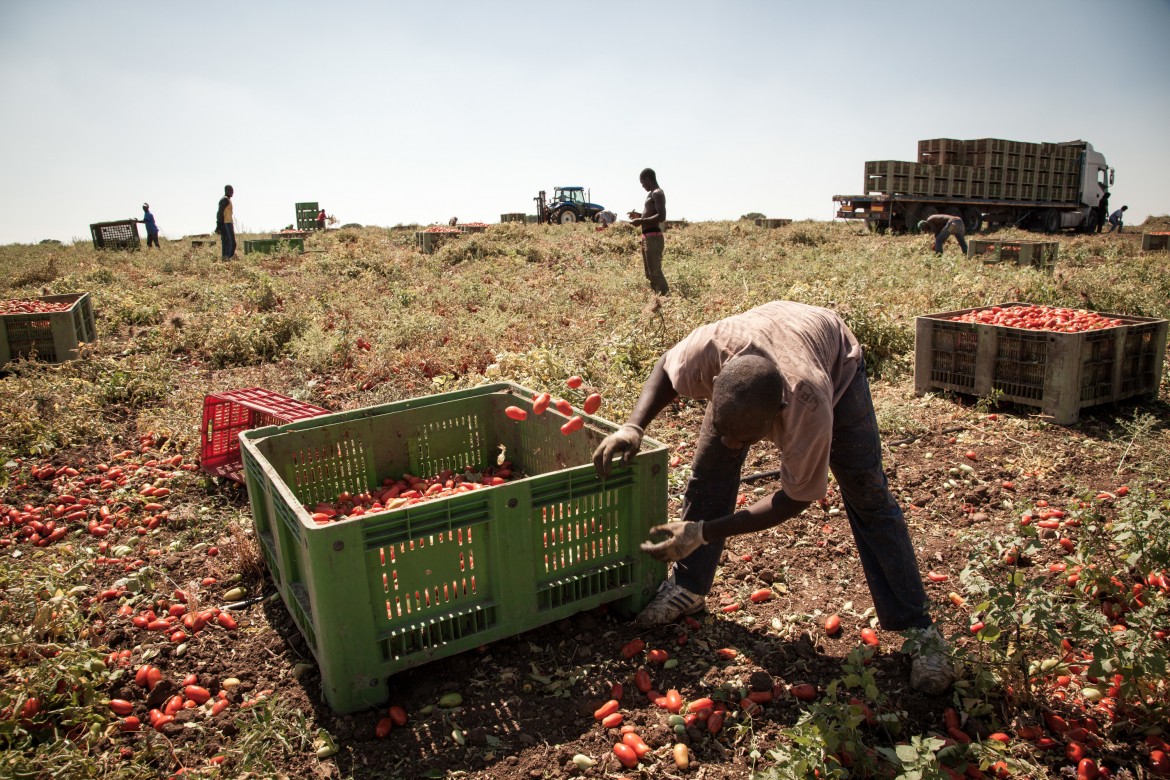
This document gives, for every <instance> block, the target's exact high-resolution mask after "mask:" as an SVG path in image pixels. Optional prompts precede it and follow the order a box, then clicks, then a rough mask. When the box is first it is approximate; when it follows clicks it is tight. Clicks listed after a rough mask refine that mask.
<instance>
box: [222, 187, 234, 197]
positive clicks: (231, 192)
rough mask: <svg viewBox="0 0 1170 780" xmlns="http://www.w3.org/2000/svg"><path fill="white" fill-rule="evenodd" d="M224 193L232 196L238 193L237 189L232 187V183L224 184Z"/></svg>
mask: <svg viewBox="0 0 1170 780" xmlns="http://www.w3.org/2000/svg"><path fill="white" fill-rule="evenodd" d="M223 194H224V195H226V196H227V197H229V198H230V197H231V196H232V195H235V194H236V191H235V190H234V189H232V185H230V184H225V185H224V186H223Z"/></svg>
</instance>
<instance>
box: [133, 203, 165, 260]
mask: <svg viewBox="0 0 1170 780" xmlns="http://www.w3.org/2000/svg"><path fill="white" fill-rule="evenodd" d="M136 221H137V222H141V223H142V224H144V225H146V248H147V249H149V248H150V247H152V246H153V247H155V248H156V249H161V248H162V247H161V246H159V243H158V225H157V224H155V221H154V214H151V213H150V204H149V203H143V204H142V219H139V220H136Z"/></svg>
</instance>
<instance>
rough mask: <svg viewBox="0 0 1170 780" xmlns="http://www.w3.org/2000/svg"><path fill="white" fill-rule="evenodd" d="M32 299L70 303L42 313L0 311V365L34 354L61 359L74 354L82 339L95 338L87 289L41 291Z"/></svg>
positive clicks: (46, 359) (55, 360) (40, 357)
mask: <svg viewBox="0 0 1170 780" xmlns="http://www.w3.org/2000/svg"><path fill="white" fill-rule="evenodd" d="M33 300H38V301H46V302H49V303H68V304H70V306H69V308H68V309H66V310H65V311H55V312H48V313H45V314H3V315H0V367H3V366H4V365H5V364H6V363H8V361H10V360H14V359H16V358H23V357H29V356H31V355H33V354H35V355H36V356H37V359H38V360H43V361H45V362H48V363H63V362H65V361H66V360H73V359H74V358H76V357H77V355H78V348H79V347H80V345H81V344H82V343H87V342H91V341H94V340H95V339H96V338H97V335H96V333H97V331H96V328H95V326H94V317H93V301H92V299H91V298H90V297H89V293H68V294H66V295H44V296H40V297H37V298H34V299H33Z"/></svg>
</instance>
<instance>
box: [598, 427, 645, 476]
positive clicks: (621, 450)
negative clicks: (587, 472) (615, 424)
mask: <svg viewBox="0 0 1170 780" xmlns="http://www.w3.org/2000/svg"><path fill="white" fill-rule="evenodd" d="M641 448H642V429H641V428H640V427H638V426H637V425H633V424H631V423H626V424H625V425H623V426H622V427H620V428H618V429H617V430H616V431H614V432H613V433H611V434H610V435H609V436H606V437H605V439H604V440H602V442H601V444H599V445H597V449H596V450H594V451H593V468H595V469H596V470H597V475H598V476H601V477H608V476H609V471H610V468H611V467H612V465H613V464H612V461H613V459H614V456H615V455H621V456H622V465H623V466H628V465H630V460H631V459H632V458H633V457H634V456H635V455H637V454H638V450H640V449H641Z"/></svg>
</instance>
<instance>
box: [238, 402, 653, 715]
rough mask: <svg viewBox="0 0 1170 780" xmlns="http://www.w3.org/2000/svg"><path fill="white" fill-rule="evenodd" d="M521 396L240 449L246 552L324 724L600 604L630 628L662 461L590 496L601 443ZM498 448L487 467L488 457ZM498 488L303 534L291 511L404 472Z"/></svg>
mask: <svg viewBox="0 0 1170 780" xmlns="http://www.w3.org/2000/svg"><path fill="white" fill-rule="evenodd" d="M532 397H533V394H532V392H531V391H529V390H527V389H525V388H522V387H520V386H518V385H514V384H511V383H499V384H491V385H485V386H483V387H478V388H474V389H469V390H461V391H455V392H450V393H442V394H439V395H432V396H426V397H423V398H416V399H411V400H406V401H400V402H398V403H393V404H387V405H385V406H376V407H370V408H367V409H359V410H355V411H350V412H342V413H337V414H331V415H326V416H322V417H317V418H313V419H310V420H303V421H300V422H295V423H289V424H287V425H282V426H275V427H267V428H257V429H253V430H250V431H245V432H243V433H241V434H240V444H241V448H240V449H241V453H242V455H243V461H244V471H245V474H246V479H247V485H248V495H249V497H250V500H251V502H252V515H253V518H254V520H255V525H256V531H257V536H258V537H259V540H260V545H261V549H262V551H263V554H264V557H265V560H266V561H267V563H268V567H269V570H270V571H271V573H272V578H273V580H274V581H275V582H276V586H277V588H278V589H279V591H280V594H281V596H282V597H283V598H284V602H285V604H286V605H287V606H288V610H289V612H290V613H291V615H292V618H293V620H294V621H295V622H296V625H297V627H298V628H299V629H300V630H301V633H302V634H303V635H304V637H305V639H306V641H307V643H308V645H309V647H310V648H312V651H313V654H314V655H315V657H316V659H317V662H318V664H319V666H320V669H321V679H322V690H323V693H324V696H325V699H326V701H327V702H328V703H329V705H330V706H331V707H332V708H333V709H334V710H336V711H337V712H340V713H349V712H355V711H358V710H362V709H366V708H369V707H374V706H378V705H380V704H383V703H384V702H386V701H387V699H388V697H389V686H388V680H389V678H390V677H391V676H392V675H394V674H396V673H398V672H401V671H404V670H406V669H410V668H413V667H417V666H419V665H421V664H424V663H427V662H428V661H431V660H435V659H438V658H445V657H448V656H451V655H454V654H456V653H460V652H463V651H465V650H469V649H472V648H475V647H478V646H480V645H483V644H486V643H488V642H492V641H494V640H498V639H502V638H505V637H509V636H513V635H515V634H518V633H521V632H523V631H527V630H530V629H533V628H536V627H538V626H542V625H545V624H547V623H550V622H553V621H556V620H559V619H561V618H564V617H567V616H569V615H572V614H574V613H577V612H580V611H582V610H586V609H591V608H594V607H597V606H600V605H602V604H607V603H611V602H617V603H615V604H614V606H615V607H617V608H618V609H619V610H622V611H629V612H635V611H637V610H640V609H641V608H642V607H643V606H645V604H646V603H648V602H649V600H650V599H651V598H652V597H653V595H654V592H655V590H656V589H657V586H658V584H659V583H660V582H661V580H662V578H663V577H664V576H665V573H666V572H665V566H664V565H663V564H661V563H658V562H656V561H654V560H653V559H651V558H649V557H648V556H646V555H644V554H642V553H641V552H640V551H639V550H638V545H639V544H640V543H641V542H642V541H644V540H645V539H646V537H647V535H648V532H649V528H650V527H651V526H652V525H654V524H657V523H660V522H663V521H664V520H665V519H666V511H667V495H666V473H667V463H666V460H667V450H666V448H665V447H664V446H663V445H662V444H660V443H658V442H656V441H653V440H652V439H646V440H645V441H644V442H643V445H642V450H641V452H640V453H639V454H638V455H637V457H636V458H634V459H633V461H632V462H631V464H630V466H629V467H628V468H622V467H621V466H620V465H617V464H615V465H614V471H613V472H612V473H611V475H610V476H609V477H608V478H605V479H602V478H599V477H598V476H597V474H596V472H595V470H594V468H593V461H592V457H593V450H594V449H595V448H596V446H597V445H598V444H599V443H600V442H601V440H602V439H603V438H604V437H605V435H607V434H608V433H610V432H611V431H613V430H616V426H615V425H614V424H613V423H610V422H606V421H605V420H602V419H600V418H597V417H590V416H585V419H586V426H585V427H584V428H582V429H581V430H579V431H577V432H576V433H573V434H572V435H570V436H565V435H564V434H562V433H561V432H560V426H561V424H563V423H564V422H565V419H566V418H565V417H564V416H563V415H561V414H559V413H558V412H556V411H555V410H554V409H549V410H548V411H546V412H545V413H544V414H543V415H539V416H537V415H533V414H529V416H528V419H527V420H524V421H523V422H517V421H514V420H512V419H510V418H508V417H507V416H506V415H505V414H504V409H505V408H506V407H508V406H519V407H521V408H525V409H528V410H531V399H532ZM501 447H503V450H501ZM501 452H503V453H505V457H506V458H507V459H508V460H511V461H512V462H513V464H514V466H513V468H514V469H516V470H517V471H518V472H519V473H521V474H524V475H527V476H525V477H524V478H516V479H513V480H512V481H511V482H508V483H507V484H504V485H498V486H496V487H492V488H484V489H480V490H476V491H473V492H469V493H465V494H463V495H458V496H453V497H450V498H445V499H438V500H433V501H430V502H423V503H420V504H416V505H414V506H410V507H404V508H402V509H398V510H394V511H391V512H383V513H379V514H375V515H364V516H361V517H357V518H353V519H350V520H345V521H342V522H339V523H332V524H329V525H324V526H319V525H317V524H316V523H314V522H313V521H312V520H311V518H310V516H309V514H308V513H307V512H306V511H305V509H304V506H303V505H304V504H309V505H313V504H315V503H316V502H318V501H322V500H324V501H332V500H334V499H335V498H336V496H337V494H338V493H339V492H341V491H343V490H346V491H349V492H351V493H360V492H363V491H365V490H368V489H371V488H373V487H376V486H378V485H380V484H381V483H382V480H383V479H385V478H386V477H396V478H397V477H399V476H401V475H402V474H403V473H404V472H405V473H411V474H415V475H418V476H431V475H433V474H436V473H438V472H440V471H442V470H443V469H447V468H449V469H452V470H455V471H457V472H458V471H462V470H463V469H464V468H466V467H470V468H472V469H482V468H483V467H485V466H489V465H494V464H495V463H496V462H497V458H498V457H499V455H500V454H501Z"/></svg>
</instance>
